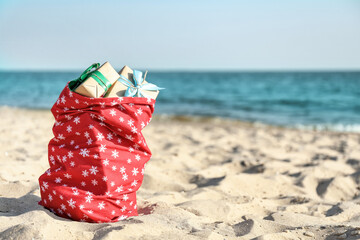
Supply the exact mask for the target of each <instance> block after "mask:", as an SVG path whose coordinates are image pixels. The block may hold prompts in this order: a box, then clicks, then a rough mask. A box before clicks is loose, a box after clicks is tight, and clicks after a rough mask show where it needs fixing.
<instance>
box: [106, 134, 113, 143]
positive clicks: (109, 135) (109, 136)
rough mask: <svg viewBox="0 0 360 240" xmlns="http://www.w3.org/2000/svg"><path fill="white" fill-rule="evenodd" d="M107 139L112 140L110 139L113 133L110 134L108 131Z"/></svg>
mask: <svg viewBox="0 0 360 240" xmlns="http://www.w3.org/2000/svg"><path fill="white" fill-rule="evenodd" d="M107 139H108V140H109V141H110V140H112V139H113V135H112V134H111V133H108V135H107Z"/></svg>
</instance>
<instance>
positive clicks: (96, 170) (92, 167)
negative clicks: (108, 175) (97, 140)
mask: <svg viewBox="0 0 360 240" xmlns="http://www.w3.org/2000/svg"><path fill="white" fill-rule="evenodd" d="M89 171H90V173H91V174H93V175H96V173H97V172H99V170H98V169H97V167H95V166H91V168H90V170H89Z"/></svg>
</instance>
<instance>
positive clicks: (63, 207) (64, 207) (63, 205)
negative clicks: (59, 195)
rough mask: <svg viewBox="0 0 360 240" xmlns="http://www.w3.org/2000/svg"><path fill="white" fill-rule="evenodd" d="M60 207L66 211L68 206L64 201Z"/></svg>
mask: <svg viewBox="0 0 360 240" xmlns="http://www.w3.org/2000/svg"><path fill="white" fill-rule="evenodd" d="M60 207H61V209H62V210H64V211H66V206H65V204H63V203H62V204H61V205H60Z"/></svg>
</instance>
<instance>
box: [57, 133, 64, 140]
mask: <svg viewBox="0 0 360 240" xmlns="http://www.w3.org/2000/svg"><path fill="white" fill-rule="evenodd" d="M57 138H58V139H60V140H65V137H64V134H59V135H58V137H57Z"/></svg>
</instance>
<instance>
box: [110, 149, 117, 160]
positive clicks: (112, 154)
mask: <svg viewBox="0 0 360 240" xmlns="http://www.w3.org/2000/svg"><path fill="white" fill-rule="evenodd" d="M111 156H112V157H113V158H117V157H119V152H118V151H116V150H114V151H111Z"/></svg>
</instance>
